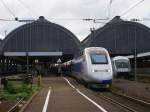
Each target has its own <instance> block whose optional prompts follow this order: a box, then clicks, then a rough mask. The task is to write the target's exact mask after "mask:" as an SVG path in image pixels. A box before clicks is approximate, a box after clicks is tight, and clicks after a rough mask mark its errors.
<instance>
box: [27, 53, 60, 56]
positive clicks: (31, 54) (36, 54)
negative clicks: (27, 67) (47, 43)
mask: <svg viewBox="0 0 150 112" xmlns="http://www.w3.org/2000/svg"><path fill="white" fill-rule="evenodd" d="M29 56H62V52H29Z"/></svg>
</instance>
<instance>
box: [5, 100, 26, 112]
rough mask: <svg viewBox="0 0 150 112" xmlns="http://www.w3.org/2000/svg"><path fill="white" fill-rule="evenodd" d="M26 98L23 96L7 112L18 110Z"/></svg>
mask: <svg viewBox="0 0 150 112" xmlns="http://www.w3.org/2000/svg"><path fill="white" fill-rule="evenodd" d="M23 100H24V98H21V99H20V100H19V101H18V102H17V103H16V104H15V105H14V106H12V107H11V108H10V109H9V110H8V111H7V112H18V111H19V105H20V104H21V103H22V102H23Z"/></svg>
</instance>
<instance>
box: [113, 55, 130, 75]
mask: <svg viewBox="0 0 150 112" xmlns="http://www.w3.org/2000/svg"><path fill="white" fill-rule="evenodd" d="M112 65H113V71H114V76H116V77H119V76H120V77H122V76H123V77H126V76H128V75H129V73H130V72H131V65H130V60H129V58H127V57H124V56H116V57H114V58H113V59H112Z"/></svg>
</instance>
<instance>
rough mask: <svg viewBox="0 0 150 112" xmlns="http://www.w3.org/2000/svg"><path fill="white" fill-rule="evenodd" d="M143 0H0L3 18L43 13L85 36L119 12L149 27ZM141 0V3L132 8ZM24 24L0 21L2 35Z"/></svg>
mask: <svg viewBox="0 0 150 112" xmlns="http://www.w3.org/2000/svg"><path fill="white" fill-rule="evenodd" d="M140 1H142V0H0V19H14V18H15V17H18V18H19V19H38V18H39V16H44V17H45V18H46V19H47V20H49V21H50V22H53V23H56V24H59V25H61V26H63V27H65V28H67V29H68V30H70V31H71V32H73V33H74V34H75V35H76V36H77V38H78V39H79V40H83V39H84V38H86V37H87V36H88V35H89V34H90V28H93V27H94V28H95V29H97V28H100V27H102V26H104V23H106V22H108V21H109V20H111V19H112V18H113V17H114V16H118V15H119V16H121V18H122V19H124V20H131V19H133V18H138V19H140V20H142V21H139V22H140V23H142V24H144V25H146V26H148V27H150V19H149V20H147V19H148V18H150V7H149V5H150V0H143V1H142V2H140ZM139 2H140V4H138V5H137V6H136V7H134V8H132V7H133V6H134V5H135V4H137V3H139ZM110 4H111V5H110ZM128 9H132V10H129V11H128ZM126 11H127V13H125V12H126ZM124 13H125V14H124ZM108 17H109V20H107V21H106V20H105V21H104V20H103V21H97V22H102V23H94V22H93V21H83V19H86V18H92V19H105V18H108ZM22 24H25V23H19V22H15V21H13V22H12V21H11V22H8V21H7V22H6V21H0V38H2V39H3V38H5V36H6V35H7V34H9V32H11V31H12V30H14V29H15V28H17V27H19V26H21V25H22Z"/></svg>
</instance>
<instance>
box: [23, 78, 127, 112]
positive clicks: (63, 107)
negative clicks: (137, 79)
mask: <svg viewBox="0 0 150 112" xmlns="http://www.w3.org/2000/svg"><path fill="white" fill-rule="evenodd" d="M42 84H43V86H44V89H42V90H41V91H40V92H39V93H38V94H37V95H36V97H35V98H34V99H33V100H32V102H31V103H30V104H29V105H28V106H27V108H26V109H25V112H110V111H111V112H123V111H124V110H123V109H122V108H121V107H119V108H118V106H116V105H112V104H110V103H109V102H107V101H105V100H104V99H101V98H99V97H97V96H95V95H94V94H93V93H92V92H89V91H87V90H88V89H85V87H84V86H81V85H80V84H78V83H77V82H76V81H75V80H74V79H72V78H64V77H61V78H60V77H49V78H43V79H42Z"/></svg>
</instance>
